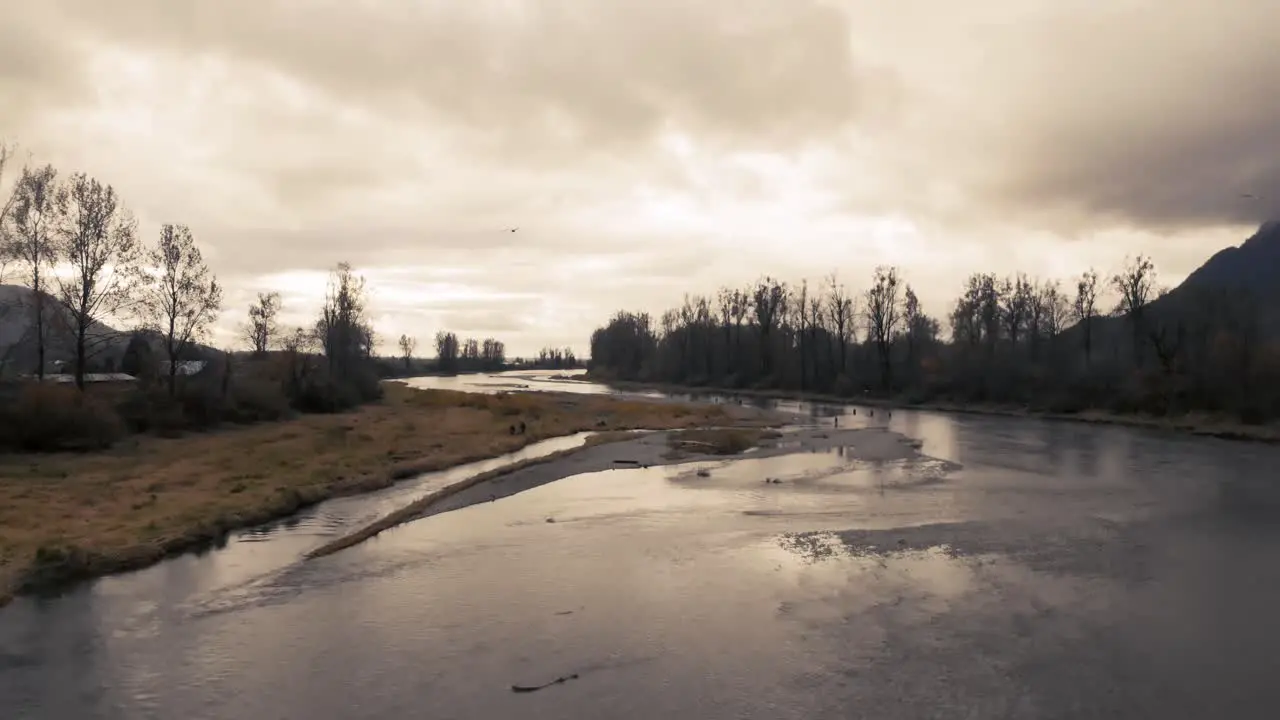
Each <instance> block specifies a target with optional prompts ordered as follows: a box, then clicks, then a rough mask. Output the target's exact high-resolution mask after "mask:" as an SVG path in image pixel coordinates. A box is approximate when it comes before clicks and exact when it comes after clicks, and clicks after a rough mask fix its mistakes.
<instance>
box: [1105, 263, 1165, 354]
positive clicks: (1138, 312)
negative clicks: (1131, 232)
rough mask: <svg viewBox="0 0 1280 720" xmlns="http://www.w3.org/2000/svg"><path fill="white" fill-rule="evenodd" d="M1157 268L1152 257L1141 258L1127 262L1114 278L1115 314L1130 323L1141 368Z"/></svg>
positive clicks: (1112, 282) (1134, 347) (1134, 352)
mask: <svg viewBox="0 0 1280 720" xmlns="http://www.w3.org/2000/svg"><path fill="white" fill-rule="evenodd" d="M1155 281H1156V266H1155V263H1153V262H1151V258H1149V257H1146V256H1145V255H1139V256H1137V257H1136V258H1133V259H1132V260H1126V261H1125V265H1124V267H1123V268H1121V270H1120V272H1118V273H1116V274H1115V275H1113V276H1112V277H1111V285H1112V287H1114V288H1115V290H1116V292H1117V293H1119V294H1120V302H1119V304H1118V305H1117V306H1116V313H1117V314H1119V315H1121V316H1123V317H1124V318H1126V319H1127V320H1128V321H1129V329H1130V331H1131V332H1132V333H1133V360H1134V362H1135V363H1137V364H1138V366H1139V367H1141V366H1142V336H1143V334H1145V332H1146V329H1147V323H1146V320H1147V318H1146V315H1147V305H1148V304H1150V302H1151V300H1152V295H1153V293H1154V292H1155Z"/></svg>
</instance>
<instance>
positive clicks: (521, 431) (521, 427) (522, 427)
mask: <svg viewBox="0 0 1280 720" xmlns="http://www.w3.org/2000/svg"><path fill="white" fill-rule="evenodd" d="M526 429H528V428H527V427H526V426H525V424H524V421H523V420H521V421H520V434H521V435H523V434H524V431H525V430H526Z"/></svg>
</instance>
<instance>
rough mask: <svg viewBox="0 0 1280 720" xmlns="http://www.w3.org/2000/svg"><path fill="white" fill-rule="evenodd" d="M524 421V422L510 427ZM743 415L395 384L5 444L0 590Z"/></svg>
mask: <svg viewBox="0 0 1280 720" xmlns="http://www.w3.org/2000/svg"><path fill="white" fill-rule="evenodd" d="M521 421H523V422H524V423H525V426H526V432H525V433H524V434H515V435H513V434H511V427H512V425H514V424H518V423H520V422H521ZM729 422H732V418H731V417H730V413H729V411H728V410H727V409H726V408H722V407H714V406H695V405H680V404H672V403H655V402H643V401H627V400H620V399H615V398H607V397H592V396H585V395H583V396H566V395H553V394H513V395H476V394H470V393H460V392H451V391H441V390H414V389H411V388H409V387H407V386H405V385H402V384H399V383H388V384H387V385H386V396H385V397H384V398H383V400H381V401H379V402H377V403H373V404H369V405H365V406H362V407H360V408H357V409H356V410H353V411H350V412H347V413H343V414H336V415H310V416H303V417H300V418H297V419H294V420H288V421H283V422H276V423H264V424H259V425H252V426H248V427H234V428H228V429H224V430H219V431H215V432H209V433H203V434H192V435H187V436H184V437H178V438H159V437H153V436H145V435H143V436H135V437H131V438H129V439H127V440H125V441H123V442H122V443H120V444H119V445H117V446H116V447H114V448H112V449H110V450H105V451H101V452H94V453H57V454H40V455H23V454H9V455H0V604H2V603H3V602H4V599H5V598H6V597H8V596H10V595H11V594H12V593H17V592H29V591H39V590H41V589H45V588H50V587H56V586H58V585H60V584H63V583H66V582H68V581H72V580H76V579H81V578H88V577H93V576H98V575H103V574H107V573H111V572H118V571H123V570H128V569H134V568H139V567H143V566H145V565H148V564H151V563H154V562H156V561H157V560H159V559H161V558H163V557H164V556H166V555H168V554H171V553H175V552H180V551H184V550H189V549H194V548H198V547H201V546H204V545H206V544H208V543H210V542H214V541H216V540H217V539H219V538H221V537H223V536H225V534H226V533H227V532H228V531H229V530H232V529H235V528H240V527H246V526H250V525H255V524H259V523H262V522H266V521H268V520H272V519H275V518H279V517H283V516H287V515H289V514H291V513H293V512H296V511H297V510H299V509H300V508H303V507H305V506H308V505H311V504H314V503H316V502H319V501H321V500H324V499H326V498H329V497H333V496H336V495H343V494H352V493H359V492H365V491H370V490H376V489H379V488H383V487H386V486H388V485H390V484H391V483H393V482H395V481H396V480H398V479H403V478H407V477H411V476H413V475H417V474H420V473H423V472H429V471H433V470H439V469H443V468H447V467H451V466H454V465H458V464H462V463H466V462H473V461H476V460H481V459H485V458H490V457H494V456H497V455H501V454H503V453H507V452H512V451H514V450H518V449H519V448H521V447H523V446H525V445H527V444H529V443H532V442H536V441H539V440H545V439H548V438H551V437H556V436H560V435H568V434H572V433H575V432H581V431H585V430H625V429H634V428H653V429H672V428H685V427H699V426H706V425H723V424H727V423H729Z"/></svg>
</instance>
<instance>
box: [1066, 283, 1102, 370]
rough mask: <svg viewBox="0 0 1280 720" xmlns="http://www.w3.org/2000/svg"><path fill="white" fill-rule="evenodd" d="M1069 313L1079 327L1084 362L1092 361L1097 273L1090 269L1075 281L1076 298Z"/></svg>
mask: <svg viewBox="0 0 1280 720" xmlns="http://www.w3.org/2000/svg"><path fill="white" fill-rule="evenodd" d="M1071 311H1072V314H1073V316H1074V317H1075V320H1076V323H1077V324H1079V326H1080V331H1081V333H1082V335H1081V339H1082V342H1083V344H1084V362H1085V365H1088V364H1089V363H1091V362H1092V361H1093V321H1094V318H1096V317H1098V272H1097V271H1096V270H1094V269H1093V268H1090V269H1088V270H1086V271H1084V273H1083V274H1082V275H1081V276H1080V278H1079V279H1078V280H1077V281H1076V296H1075V299H1074V300H1073V301H1072V305H1071Z"/></svg>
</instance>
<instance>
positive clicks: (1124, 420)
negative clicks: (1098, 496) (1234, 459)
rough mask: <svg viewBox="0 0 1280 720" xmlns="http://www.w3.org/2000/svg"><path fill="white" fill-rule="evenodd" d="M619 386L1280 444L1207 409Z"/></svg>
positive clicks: (1266, 428) (1268, 430) (1263, 428)
mask: <svg viewBox="0 0 1280 720" xmlns="http://www.w3.org/2000/svg"><path fill="white" fill-rule="evenodd" d="M592 380H593V382H599V383H602V384H605V385H609V386H610V387H614V388H617V389H619V390H657V391H660V392H667V393H712V394H724V395H740V396H742V397H757V398H770V399H776V400H799V401H805V402H819V403H829V404H832V405H858V406H861V407H868V406H870V407H888V408H903V409H910V410H935V411H939V412H953V413H966V414H974V415H996V416H1004V417H1026V418H1041V419H1048V420H1069V421H1072V422H1086V423H1094V424H1101V425H1124V426H1128V427H1141V428H1151V429H1155V430H1169V431H1174V432H1183V433H1188V434H1191V435H1200V436H1205V437H1217V438H1224V439H1228V440H1248V441H1253V442H1267V443H1280V425H1278V424H1276V423H1269V424H1262V425H1246V424H1244V423H1241V422H1238V421H1236V420H1233V419H1231V418H1227V417H1220V416H1214V415H1211V414H1208V413H1190V414H1187V415H1179V416H1170V417H1154V416H1149V415H1125V414H1120V413H1115V412H1110V411H1107V410H1083V411H1081V412H1078V413H1053V412H1044V411H1039V410H1035V409H1033V408H1028V407H1024V406H1009V405H990V404H958V403H941V402H932V403H909V402H904V401H901V400H895V399H885V398H850V397H843V396H839V395H826V394H822V393H806V392H796V391H787V390H755V389H742V390H737V389H729V388H716V387H688V386H683V385H670V384H663V383H640V382H629V381H620V380H603V379H594V378H592Z"/></svg>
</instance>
